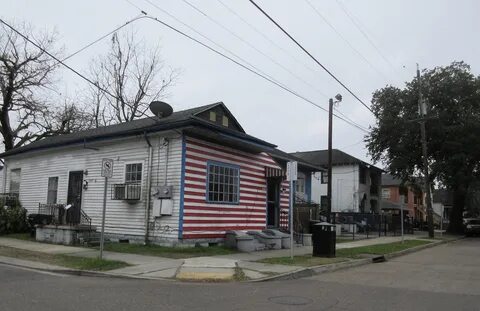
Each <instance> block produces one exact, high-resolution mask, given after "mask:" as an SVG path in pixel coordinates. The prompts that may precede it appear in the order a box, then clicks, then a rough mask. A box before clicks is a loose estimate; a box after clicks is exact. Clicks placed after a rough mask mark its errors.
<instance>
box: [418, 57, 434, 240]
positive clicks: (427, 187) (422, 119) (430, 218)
mask: <svg viewBox="0 0 480 311" xmlns="http://www.w3.org/2000/svg"><path fill="white" fill-rule="evenodd" d="M417 79H418V109H419V112H420V134H421V139H422V155H423V156H422V158H423V176H424V187H425V192H426V195H427V199H426V201H427V223H428V237H429V238H433V237H434V231H433V208H432V197H431V188H430V176H429V172H428V158H427V155H428V150H427V133H426V130H425V122H426V117H427V105H426V104H425V102H424V100H423V95H422V80H421V77H420V69H419V67H418V64H417Z"/></svg>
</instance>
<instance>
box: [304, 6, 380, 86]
mask: <svg viewBox="0 0 480 311" xmlns="http://www.w3.org/2000/svg"><path fill="white" fill-rule="evenodd" d="M305 2H306V3H307V4H308V6H309V7H310V8H312V10H313V11H314V12H315V13H316V14H317V15H318V16H319V17H320V18H321V19H322V20H323V21H324V22H325V24H327V25H328V27H330V28H331V29H332V30H333V31H334V32H335V33H336V34H337V35H338V36H339V37H340V38H341V39H342V40H343V41H344V42H345V43H346V44H347V45H348V46H349V47H350V49H351V50H352V51H354V52H355V54H357V55H358V56H359V57H360V58H361V59H362V60H363V61H364V62H365V63H366V64H368V65H369V66H370V68H372V69H373V70H374V71H375V72H376V73H378V74H379V75H380V76H382V78H384V79H385V80H387V81H388V80H389V78H388V77H387V76H385V74H383V72H381V71H380V70H379V69H378V68H377V67H376V66H374V65H373V64H372V63H371V62H370V61H369V60H368V59H367V58H366V57H365V56H364V55H363V54H362V53H361V52H360V51H359V50H358V49H357V48H355V46H353V44H352V43H350V41H349V40H348V39H347V38H345V36H344V35H342V34H341V33H340V31H338V29H337V28H336V27H335V26H334V25H333V24H332V23H330V21H329V20H328V19H327V18H326V17H325V16H324V15H323V14H322V13H321V12H320V11H319V10H318V9H317V8H316V7H315V6H314V5H313V4H312V2H311V1H310V0H305Z"/></svg>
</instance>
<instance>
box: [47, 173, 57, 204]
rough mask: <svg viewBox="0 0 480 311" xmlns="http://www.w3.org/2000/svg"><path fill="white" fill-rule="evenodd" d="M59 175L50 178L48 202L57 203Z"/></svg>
mask: <svg viewBox="0 0 480 311" xmlns="http://www.w3.org/2000/svg"><path fill="white" fill-rule="evenodd" d="M57 191H58V177H49V178H48V192H47V204H57Z"/></svg>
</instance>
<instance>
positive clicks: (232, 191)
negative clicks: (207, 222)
mask: <svg viewBox="0 0 480 311" xmlns="http://www.w3.org/2000/svg"><path fill="white" fill-rule="evenodd" d="M239 188H240V168H239V167H238V166H235V165H229V164H222V163H208V191H207V201H208V202H212V203H231V204H236V203H238V202H239Z"/></svg>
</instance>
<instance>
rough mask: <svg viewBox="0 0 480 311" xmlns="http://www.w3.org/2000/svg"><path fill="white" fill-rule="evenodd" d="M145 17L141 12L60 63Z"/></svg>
mask: <svg viewBox="0 0 480 311" xmlns="http://www.w3.org/2000/svg"><path fill="white" fill-rule="evenodd" d="M145 15H146V13H145V12H142V13H141V14H139V15H137V16H135V17H134V18H132V19H131V20H128V21H127V22H125V23H124V24H123V25H120V26H118V27H116V28H115V29H113V30H112V31H109V32H108V33H106V34H105V35H103V36H101V37H100V38H98V39H96V40H95V41H92V42H91V43H89V44H87V45H85V46H84V47H82V48H81V49H79V50H77V51H76V52H74V53H72V54H70V55H68V56H67V57H65V58H64V59H62V61H66V60H67V59H70V58H72V57H73V56H75V55H77V54H79V53H81V52H83V51H85V50H86V49H88V48H89V47H91V46H92V45H94V44H96V43H98V42H100V41H102V40H103V39H105V38H106V37H108V36H110V35H111V34H113V33H115V32H117V31H119V30H120V29H122V28H123V27H125V26H127V25H129V24H131V23H133V22H136V21H137V20H139V19H142V18H145Z"/></svg>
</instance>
